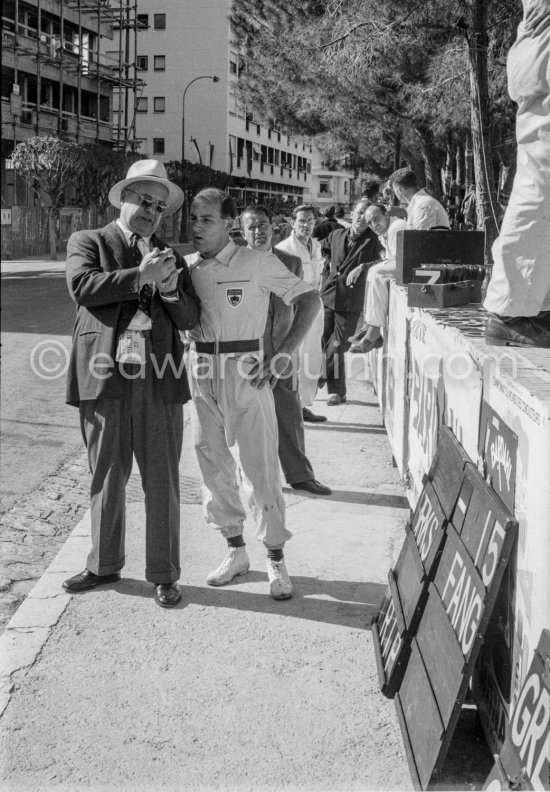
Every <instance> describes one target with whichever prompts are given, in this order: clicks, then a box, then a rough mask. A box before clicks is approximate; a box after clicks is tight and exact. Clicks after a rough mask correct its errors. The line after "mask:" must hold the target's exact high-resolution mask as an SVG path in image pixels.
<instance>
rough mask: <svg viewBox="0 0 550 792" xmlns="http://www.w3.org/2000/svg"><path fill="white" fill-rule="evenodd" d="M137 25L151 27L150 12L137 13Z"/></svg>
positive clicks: (142, 27)
mask: <svg viewBox="0 0 550 792" xmlns="http://www.w3.org/2000/svg"><path fill="white" fill-rule="evenodd" d="M137 26H138V28H141V29H145V28H148V27H149V14H138V15H137Z"/></svg>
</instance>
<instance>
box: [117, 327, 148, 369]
mask: <svg viewBox="0 0 550 792" xmlns="http://www.w3.org/2000/svg"><path fill="white" fill-rule="evenodd" d="M116 361H117V363H135V364H136V365H138V366H142V365H143V364H144V363H145V339H144V337H143V336H142V335H141V333H140V332H139V330H126V331H125V332H124V333H122V335H121V336H120V338H119V339H118V346H117V350H116Z"/></svg>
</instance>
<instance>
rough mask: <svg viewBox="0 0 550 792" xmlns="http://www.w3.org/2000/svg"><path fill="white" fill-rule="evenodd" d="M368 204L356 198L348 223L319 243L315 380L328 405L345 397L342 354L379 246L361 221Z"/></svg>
mask: <svg viewBox="0 0 550 792" xmlns="http://www.w3.org/2000/svg"><path fill="white" fill-rule="evenodd" d="M369 204H370V200H369V199H368V198H361V199H360V200H359V201H357V203H356V204H355V205H354V207H353V209H352V213H351V226H350V227H349V228H341V229H336V230H334V231H332V233H331V234H329V236H328V237H327V238H326V239H325V240H323V243H322V244H323V246H322V253H323V255H324V256H326V257H327V263H326V265H325V270H324V273H323V286H322V288H321V299H322V300H323V305H324V308H325V326H324V331H323V352H324V354H325V365H326V372H325V377H324V378H323V379H320V380H319V387H322V386H323V385H324V384H325V382H326V385H327V390H328V393H329V399H328V401H327V405H328V406H329V407H334V406H336V405H338V404H342V403H343V402H345V401H346V372H345V360H344V354H345V352H346V351H347V350H348V349H349V346H350V342H349V341H348V337H349V336H351V335H352V334H353V333H354V332H355V329H356V326H357V322H358V320H359V317H360V316H361V313H362V311H363V300H364V297H365V283H366V275H367V270H368V269H369V266H370V265H371V264H373V263H374V262H376V261H378V259H379V257H380V251H381V250H382V246H381V245H380V242H379V241H378V237H377V236H376V234H375V233H374V232H373V231H372V230H371V229H370V228H368V226H367V224H366V222H365V210H366V208H367V207H368V206H369Z"/></svg>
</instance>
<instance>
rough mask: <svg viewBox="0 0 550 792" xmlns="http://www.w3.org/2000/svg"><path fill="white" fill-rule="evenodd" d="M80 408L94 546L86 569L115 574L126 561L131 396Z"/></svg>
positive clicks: (130, 453) (130, 470)
mask: <svg viewBox="0 0 550 792" xmlns="http://www.w3.org/2000/svg"><path fill="white" fill-rule="evenodd" d="M79 409H80V425H81V429H82V435H83V437H84V442H85V444H86V448H87V451H88V464H89V467H90V472H91V474H92V481H91V485H90V515H91V523H92V549H91V551H90V553H89V555H88V559H87V561H86V569H88V570H89V571H90V572H92V573H93V574H94V575H101V576H104V575H111V574H113V573H115V572H119V571H120V570H121V569H122V568H123V566H124V562H125V552H124V542H125V531H126V523H125V512H126V509H125V498H126V495H125V488H126V484H127V483H128V479H129V478H130V473H131V472H132V422H131V406H130V400H129V399H97V400H94V401H83V402H81V403H80V407H79Z"/></svg>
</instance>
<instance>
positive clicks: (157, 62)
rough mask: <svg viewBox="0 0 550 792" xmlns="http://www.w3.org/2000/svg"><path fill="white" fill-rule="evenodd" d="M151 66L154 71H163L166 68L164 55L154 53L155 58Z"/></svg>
mask: <svg viewBox="0 0 550 792" xmlns="http://www.w3.org/2000/svg"><path fill="white" fill-rule="evenodd" d="M153 68H154V70H155V71H165V70H166V55H155V59H154V62H153Z"/></svg>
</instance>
